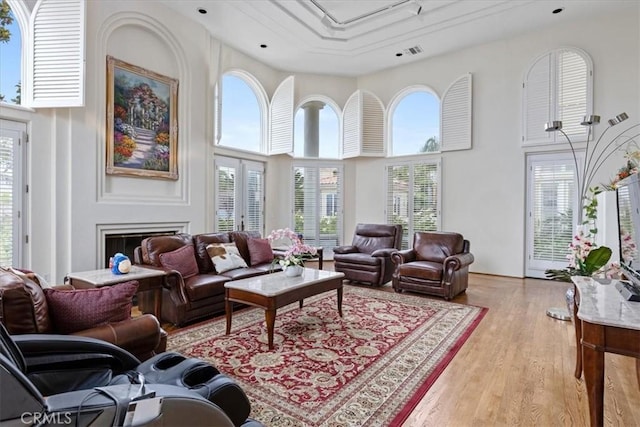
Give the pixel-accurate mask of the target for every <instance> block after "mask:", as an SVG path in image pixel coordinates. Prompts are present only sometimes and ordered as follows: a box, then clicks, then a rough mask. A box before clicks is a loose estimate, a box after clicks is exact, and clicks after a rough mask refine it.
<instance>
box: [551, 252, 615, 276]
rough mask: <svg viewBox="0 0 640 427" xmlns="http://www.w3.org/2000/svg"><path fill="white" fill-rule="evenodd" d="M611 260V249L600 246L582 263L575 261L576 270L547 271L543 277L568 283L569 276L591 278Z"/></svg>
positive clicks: (570, 268) (569, 268)
mask: <svg viewBox="0 0 640 427" xmlns="http://www.w3.org/2000/svg"><path fill="white" fill-rule="evenodd" d="M610 258H611V249H610V248H608V247H606V246H600V247H598V248H596V249H593V250H592V251H591V252H589V254H588V255H587V257H586V258H585V260H584V261H582V260H576V263H577V268H572V267H568V268H565V269H562V270H553V269H550V270H547V271H545V275H546V276H547V278H549V279H553V280H560V281H562V282H570V281H571V276H588V277H590V276H593V275H594V274H595V273H596V272H597V271H598V270H600V269H601V268H602V267H604V266H605V265H606V264H607V262H609V259H610Z"/></svg>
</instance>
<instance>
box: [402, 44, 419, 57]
mask: <svg viewBox="0 0 640 427" xmlns="http://www.w3.org/2000/svg"><path fill="white" fill-rule="evenodd" d="M402 52H403V53H404V54H405V55H417V54H419V53H422V48H421V47H420V46H418V45H416V46H413V47H410V48H408V49H405V50H403V51H402Z"/></svg>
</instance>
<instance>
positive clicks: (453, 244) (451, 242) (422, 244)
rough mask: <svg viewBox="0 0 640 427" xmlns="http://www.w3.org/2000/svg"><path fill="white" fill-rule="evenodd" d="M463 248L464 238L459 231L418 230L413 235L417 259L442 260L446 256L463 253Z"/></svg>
mask: <svg viewBox="0 0 640 427" xmlns="http://www.w3.org/2000/svg"><path fill="white" fill-rule="evenodd" d="M466 246H468V244H467V245H466ZM464 248H465V240H464V237H462V235H461V234H459V233H451V232H436V231H433V232H426V231H418V232H416V233H414V235H413V250H414V251H415V253H416V260H418V261H432V262H443V261H444V260H445V258H447V257H448V256H451V255H455V254H459V253H463V251H464ZM467 250H468V249H467Z"/></svg>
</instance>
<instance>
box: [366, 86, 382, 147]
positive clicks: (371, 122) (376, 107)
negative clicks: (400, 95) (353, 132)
mask: <svg viewBox="0 0 640 427" xmlns="http://www.w3.org/2000/svg"><path fill="white" fill-rule="evenodd" d="M361 154H362V155H365V156H384V155H385V146H384V107H383V106H382V102H381V101H380V100H379V99H378V98H377V97H376V96H375V95H373V94H372V93H369V92H362V150H361Z"/></svg>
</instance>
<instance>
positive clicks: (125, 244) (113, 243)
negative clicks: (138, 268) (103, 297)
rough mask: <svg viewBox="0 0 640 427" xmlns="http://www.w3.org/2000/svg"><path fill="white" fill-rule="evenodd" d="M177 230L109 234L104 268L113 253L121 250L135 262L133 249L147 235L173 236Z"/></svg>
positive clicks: (106, 242)
mask: <svg viewBox="0 0 640 427" xmlns="http://www.w3.org/2000/svg"><path fill="white" fill-rule="evenodd" d="M176 233H177V231H176V230H168V231H154V232H145V233H136V232H132V233H114V234H107V235H106V236H105V242H104V254H105V260H104V268H108V267H109V258H111V257H112V256H113V254H115V253H117V252H120V253H123V254H125V255H126V256H128V257H129V259H130V260H131V263H133V251H134V250H135V248H136V247H137V246H140V244H141V243H142V241H143V240H144V239H146V238H147V237H155V236H173V235H174V234H176Z"/></svg>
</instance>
